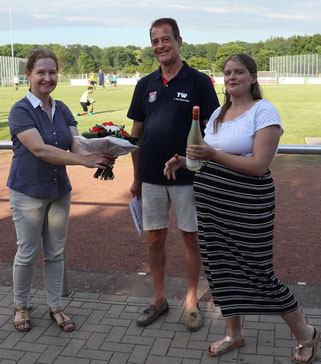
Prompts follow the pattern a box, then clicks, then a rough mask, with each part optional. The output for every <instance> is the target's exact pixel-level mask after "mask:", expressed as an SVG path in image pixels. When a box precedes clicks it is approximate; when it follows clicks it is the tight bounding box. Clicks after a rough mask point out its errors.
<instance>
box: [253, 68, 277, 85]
mask: <svg viewBox="0 0 321 364" xmlns="http://www.w3.org/2000/svg"><path fill="white" fill-rule="evenodd" d="M257 79H258V81H259V83H278V73H277V72H276V71H258V73H257Z"/></svg>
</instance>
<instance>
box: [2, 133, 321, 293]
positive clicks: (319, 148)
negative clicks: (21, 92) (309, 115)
mask: <svg viewBox="0 0 321 364" xmlns="http://www.w3.org/2000/svg"><path fill="white" fill-rule="evenodd" d="M0 149H13V146H12V142H11V141H9V140H0ZM277 153H278V154H305V155H316V154H319V155H321V144H320V145H317V144H315V145H303V144H280V145H279V147H278V151H277ZM64 261H65V264H64V280H63V290H62V294H63V296H68V294H69V288H68V266H67V256H66V250H65V251H64Z"/></svg>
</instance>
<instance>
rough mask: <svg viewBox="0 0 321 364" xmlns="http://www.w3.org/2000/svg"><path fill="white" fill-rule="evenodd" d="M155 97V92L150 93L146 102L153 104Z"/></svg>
mask: <svg viewBox="0 0 321 364" xmlns="http://www.w3.org/2000/svg"><path fill="white" fill-rule="evenodd" d="M156 95H157V91H153V92H150V93H149V98H148V101H149V102H154V101H155V100H156Z"/></svg>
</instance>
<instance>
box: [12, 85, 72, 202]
mask: <svg viewBox="0 0 321 364" xmlns="http://www.w3.org/2000/svg"><path fill="white" fill-rule="evenodd" d="M51 103H52V109H51V113H52V116H53V122H51V120H50V119H49V117H48V115H47V113H46V112H45V111H44V110H43V109H42V102H41V101H40V100H39V99H38V98H37V97H36V96H34V95H33V94H32V93H31V92H30V91H29V92H28V95H27V96H26V97H25V98H23V99H22V100H20V101H18V102H17V103H16V104H15V105H13V107H12V109H11V111H10V115H9V127H10V133H11V140H12V143H13V153H14V155H13V158H12V162H11V168H10V173H9V177H8V181H7V186H8V187H9V188H12V189H13V190H15V191H18V192H20V193H23V194H25V195H27V196H30V197H39V198H57V197H60V196H62V195H64V194H65V193H67V192H69V191H70V190H71V185H70V181H69V178H68V175H67V172H66V166H64V165H55V164H52V163H48V162H45V161H43V160H41V159H39V158H37V157H36V156H35V155H34V154H33V153H31V152H30V151H29V150H28V149H27V148H26V147H25V146H24V145H23V144H22V143H21V142H20V141H19V139H18V137H17V135H19V133H22V132H24V131H26V130H29V129H34V128H35V129H37V130H38V132H39V133H40V135H41V137H42V139H43V141H44V143H45V144H49V145H52V146H54V147H57V148H61V149H63V150H68V149H70V147H71V142H72V135H71V132H70V129H69V127H70V126H76V125H77V122H76V120H75V118H74V117H73V115H72V113H71V112H70V110H69V109H68V107H67V106H66V105H65V104H64V103H62V102H61V101H55V100H53V99H52V100H51Z"/></svg>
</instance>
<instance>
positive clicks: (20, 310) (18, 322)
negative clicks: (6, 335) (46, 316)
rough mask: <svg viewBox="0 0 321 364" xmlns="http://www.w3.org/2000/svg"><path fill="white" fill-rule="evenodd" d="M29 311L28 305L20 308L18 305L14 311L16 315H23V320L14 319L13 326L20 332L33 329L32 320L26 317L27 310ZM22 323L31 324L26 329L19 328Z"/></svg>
mask: <svg viewBox="0 0 321 364" xmlns="http://www.w3.org/2000/svg"><path fill="white" fill-rule="evenodd" d="M26 311H27V312H28V308H27V307H21V308H18V307H16V308H15V309H14V311H13V313H14V315H15V316H16V314H17V313H19V314H20V316H21V320H13V326H14V327H15V328H16V330H18V331H20V332H27V331H30V329H31V324H30V320H29V319H26V318H25V312H26ZM21 325H29V327H26V328H24V329H22V330H21V329H19V328H18V327H19V326H21Z"/></svg>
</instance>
